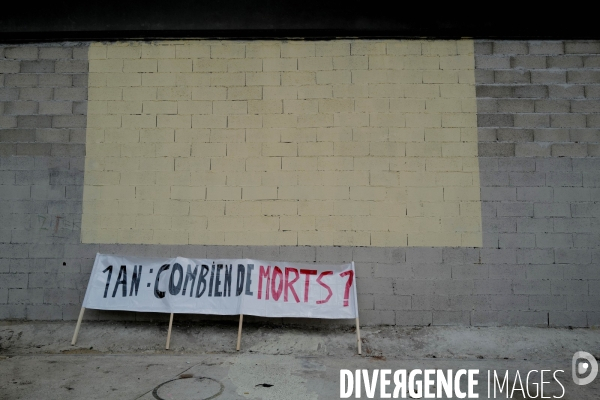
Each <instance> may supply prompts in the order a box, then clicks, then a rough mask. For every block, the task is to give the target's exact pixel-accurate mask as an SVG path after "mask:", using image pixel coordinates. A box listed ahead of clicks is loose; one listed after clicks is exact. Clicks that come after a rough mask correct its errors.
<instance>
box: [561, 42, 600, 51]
mask: <svg viewBox="0 0 600 400" xmlns="http://www.w3.org/2000/svg"><path fill="white" fill-rule="evenodd" d="M565 53H566V54H598V53H600V42H598V41H583V40H576V41H567V42H565Z"/></svg>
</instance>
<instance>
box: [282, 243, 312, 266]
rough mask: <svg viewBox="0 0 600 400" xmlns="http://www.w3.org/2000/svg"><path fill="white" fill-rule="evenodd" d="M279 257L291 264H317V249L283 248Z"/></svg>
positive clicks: (308, 247)
mask: <svg viewBox="0 0 600 400" xmlns="http://www.w3.org/2000/svg"><path fill="white" fill-rule="evenodd" d="M279 257H280V258H281V259H282V260H285V261H290V262H306V263H309V262H315V261H316V259H317V258H316V247H312V246H298V247H296V246H281V247H280V248H279Z"/></svg>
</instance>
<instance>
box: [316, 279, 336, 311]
mask: <svg viewBox="0 0 600 400" xmlns="http://www.w3.org/2000/svg"><path fill="white" fill-rule="evenodd" d="M327 275H333V271H324V272H321V275H319V277H318V278H317V282H319V285H321V286H323V287H324V288H325V289H327V291H328V292H329V294H328V295H327V298H325V300H317V304H323V303H327V302H328V301H329V299H330V298H331V296H333V292H332V291H331V288H330V287H329V285H327V284H326V283H324V282H322V281H321V278H323V277H324V276H327Z"/></svg>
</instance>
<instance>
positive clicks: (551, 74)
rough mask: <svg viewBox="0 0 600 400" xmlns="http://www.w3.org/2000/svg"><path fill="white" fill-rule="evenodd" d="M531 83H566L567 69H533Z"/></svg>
mask: <svg viewBox="0 0 600 400" xmlns="http://www.w3.org/2000/svg"><path fill="white" fill-rule="evenodd" d="M531 83H533V84H564V83H567V72H565V71H532V72H531Z"/></svg>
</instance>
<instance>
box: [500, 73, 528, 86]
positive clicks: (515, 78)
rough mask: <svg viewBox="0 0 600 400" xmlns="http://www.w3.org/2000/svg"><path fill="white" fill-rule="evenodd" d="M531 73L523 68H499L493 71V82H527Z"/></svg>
mask: <svg viewBox="0 0 600 400" xmlns="http://www.w3.org/2000/svg"><path fill="white" fill-rule="evenodd" d="M530 81H531V73H530V72H529V71H524V70H499V71H494V82H495V83H508V84H511V83H529V82H530Z"/></svg>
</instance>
